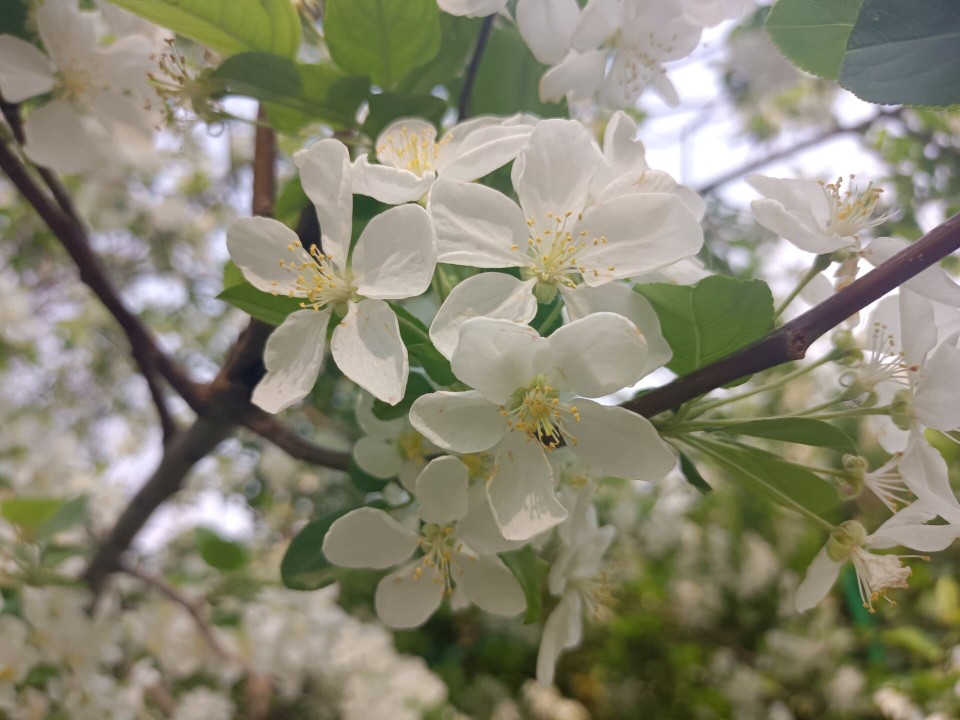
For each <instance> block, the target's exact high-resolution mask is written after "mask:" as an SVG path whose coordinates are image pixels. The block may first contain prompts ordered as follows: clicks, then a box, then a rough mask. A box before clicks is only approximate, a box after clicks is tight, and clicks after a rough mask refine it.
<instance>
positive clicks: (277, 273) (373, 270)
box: [227, 140, 435, 412]
mask: <svg viewBox="0 0 960 720" xmlns="http://www.w3.org/2000/svg"><path fill="white" fill-rule="evenodd" d="M295 159H296V161H297V163H298V164H299V166H300V172H301V175H300V178H301V181H302V183H303V187H304V190H305V192H306V193H307V195H308V196H309V197H310V198H311V200H313V202H314V204H315V205H316V209H317V216H318V218H319V220H320V227H321V231H322V234H323V251H320V250H319V249H317V248H316V247H313V248H310V250H309V251H307V250H306V249H305V248H303V247H302V246H301V245H300V240H299V238H298V237H297V235H296V233H294V232H293V231H292V230H290V229H289V228H287V227H286V226H284V225H283V224H281V223H279V222H277V221H276V220H270V219H267V218H243V219H241V220H238V221H236V222H234V224H233V225H232V226H231V227H230V230H229V232H228V235H227V247H228V248H229V250H230V256H231V257H232V258H233V261H234V262H235V263H236V264H237V265H238V266H239V267H240V268H241V269H242V270H243V274H244V276H245V277H246V278H247V280H249V281H250V282H251V283H252V284H253V285H254V286H256V287H257V288H258V289H260V290H263V291H266V292H272V293H284V294H286V295H289V296H291V297H298V298H302V299H303V302H302V303H301V306H302V307H303V308H304V309H303V310H298V311H296V312H294V313H291V314H290V315H289V316H288V317H287V319H286V320H284V322H283V324H282V325H281V326H280V327H279V328H277V329H276V330H275V331H274V332H273V334H272V335H271V336H270V339H269V340H268V341H267V346H266V350H265V352H264V364H265V365H266V368H267V374H266V376H265V377H264V378H263V380H261V381H260V383H259V384H258V385H257V387H256V388H255V389H254V392H253V402H254V403H256V404H257V405H259V406H260V407H262V408H263V409H264V410H267V411H269V412H279V411H280V410H283V409H284V408H286V407H288V406H290V405H291V404H293V403H295V402H296V401H298V400H300V399H301V398H303V397H305V396H306V395H307V394H308V393H309V392H310V390H311V389H312V388H313V385H314V382H315V381H316V378H317V374H318V373H319V372H320V366H321V364H322V362H323V356H324V346H325V344H326V334H327V325H328V324H329V322H330V318H331V315H332V314H333V313H337V314H338V315H342V318H343V319H342V320H341V321H340V322H338V323H337V326H336V328H334V330H333V337H332V339H331V342H330V349H331V351H332V354H333V359H334V361H336V363H337V366H338V367H339V368H340V369H341V370H342V371H343V373H344V374H345V375H346V376H347V377H349V378H350V379H351V380H353V381H354V382H355V383H357V384H358V385H359V386H360V387H362V388H364V389H365V390H367V391H368V392H370V393H371V394H372V395H374V396H375V397H377V398H379V399H381V400H383V401H384V402H387V403H391V404H396V403H397V402H399V401H400V399H401V398H402V397H403V393H404V388H405V387H406V383H407V373H408V371H409V365H408V359H407V349H406V347H405V346H404V344H403V341H402V340H401V339H400V330H399V326H398V323H397V318H396V315H395V314H394V312H393V310H392V309H391V308H390V306H389V305H387V303H386V302H384V301H385V300H396V299H400V298H407V297H413V296H416V295H419V294H420V293H422V292H423V291H424V290H426V289H427V287H429V285H430V280H431V279H432V277H433V269H434V264H435V255H434V239H433V230H432V228H431V224H430V218H429V217H428V216H427V213H426V212H425V211H424V210H423V208H421V207H419V206H417V205H403V206H401V207H396V208H391V209H390V210H387V211H386V212H384V213H382V214H380V215H378V216H376V217H375V218H373V219H372V220H371V221H370V222H369V223H368V224H367V227H366V228H365V229H364V231H363V233H362V234H361V235H360V239H359V240H358V241H357V244H356V247H355V248H354V250H353V253H352V255H351V257H350V260H349V261H348V259H347V256H348V253H349V250H350V234H351V228H352V219H353V195H352V188H351V178H350V161H349V156H348V154H347V149H346V147H344V145H343V144H342V143H340V142H339V141H337V140H321V141H320V142H318V143H315V144H314V145H312V146H311V147H310V148H309V150H306V151H304V152H302V153H298V154H297V156H296V158H295Z"/></svg>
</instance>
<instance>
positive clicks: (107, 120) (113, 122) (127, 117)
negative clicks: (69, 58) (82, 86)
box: [90, 91, 154, 141]
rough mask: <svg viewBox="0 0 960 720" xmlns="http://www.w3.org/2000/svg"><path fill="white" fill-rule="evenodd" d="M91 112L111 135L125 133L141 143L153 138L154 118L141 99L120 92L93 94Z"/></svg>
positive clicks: (97, 92) (98, 92)
mask: <svg viewBox="0 0 960 720" xmlns="http://www.w3.org/2000/svg"><path fill="white" fill-rule="evenodd" d="M90 112H91V113H92V114H93V115H94V116H95V117H96V118H97V119H99V120H100V122H102V123H103V125H104V127H106V128H107V129H108V130H110V131H111V133H125V134H126V135H127V136H128V137H129V138H130V139H135V140H140V141H147V140H151V139H152V138H153V130H154V118H153V116H152V115H151V114H150V112H149V110H147V109H146V108H145V107H144V104H143V100H142V99H140V98H137V97H133V96H129V95H122V94H120V93H119V92H111V91H96V92H92V93H91V97H90Z"/></svg>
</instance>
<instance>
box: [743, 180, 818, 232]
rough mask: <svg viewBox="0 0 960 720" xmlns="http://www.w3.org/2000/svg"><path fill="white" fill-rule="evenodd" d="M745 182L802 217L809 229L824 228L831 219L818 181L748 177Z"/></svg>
mask: <svg viewBox="0 0 960 720" xmlns="http://www.w3.org/2000/svg"><path fill="white" fill-rule="evenodd" d="M743 181H744V182H745V183H746V184H747V185H749V186H750V187H752V188H753V189H754V190H756V191H757V192H758V193H760V194H761V195H763V197H765V198H767V199H769V200H773V201H774V202H776V203H779V204H780V205H782V206H783V207H784V208H785V209H786V210H787V211H789V212H791V213H795V214H797V216H798V217H802V218H803V220H804V223H805V224H807V225H808V226H809V227H811V228H813V227H817V226H823V225H825V224H826V223H827V221H828V220H829V219H830V204H829V201H828V200H827V196H826V194H825V193H824V189H823V185H821V184H820V183H819V182H817V181H816V180H797V179H795V178H772V177H767V176H766V175H748V176H747V177H745V178H744V179H743Z"/></svg>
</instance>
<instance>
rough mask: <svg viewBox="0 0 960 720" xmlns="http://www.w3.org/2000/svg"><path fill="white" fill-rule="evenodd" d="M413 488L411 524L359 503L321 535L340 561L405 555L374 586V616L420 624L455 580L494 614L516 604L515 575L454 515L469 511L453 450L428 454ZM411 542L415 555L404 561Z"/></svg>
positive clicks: (366, 563) (463, 475) (392, 560)
mask: <svg viewBox="0 0 960 720" xmlns="http://www.w3.org/2000/svg"><path fill="white" fill-rule="evenodd" d="M416 495H417V499H418V501H419V503H420V505H419V515H420V520H421V521H422V522H423V525H422V527H420V528H419V529H418V530H417V531H414V530H411V529H410V528H408V527H405V526H403V525H401V524H400V523H399V522H397V521H396V520H394V519H393V518H392V517H390V515H388V514H387V513H385V512H384V511H382V510H378V509H376V508H370V507H365V508H359V509H358V510H353V511H352V512H349V513H347V514H346V515H344V516H343V517H341V518H339V519H337V520H336V522H334V523H333V525H331V526H330V530H329V531H328V532H327V535H326V537H325V538H324V541H323V553H324V555H326V556H327V559H328V560H329V561H330V562H332V563H334V564H335V565H340V566H342V567H369V568H377V569H382V568H388V567H392V566H394V565H399V564H400V563H405V564H404V566H403V567H401V568H400V569H399V570H397V571H395V572H393V573H391V574H390V575H387V576H386V577H385V578H383V579H382V580H381V581H380V584H379V585H378V586H377V593H376V606H377V614H378V615H379V616H380V619H381V620H383V621H384V622H385V623H386V624H388V625H390V626H391V627H397V628H406V627H416V626H418V625H421V624H423V623H424V622H426V620H427V618H429V617H430V616H431V615H432V614H433V612H434V611H435V610H436V609H437V608H438V607H439V606H440V603H441V602H442V601H443V598H444V596H445V595H451V594H452V593H453V590H454V587H456V588H457V589H458V590H459V591H460V592H462V593H463V594H464V595H465V596H466V597H467V599H469V600H470V601H472V602H474V603H476V604H477V605H479V606H480V607H481V608H483V609H484V610H486V611H487V612H490V613H493V614H495V615H517V614H519V613H521V612H523V609H524V607H525V600H524V597H523V590H522V589H521V588H520V585H519V583H518V582H517V580H516V578H514V576H513V575H512V574H511V572H510V571H509V570H508V569H507V567H506V566H505V565H504V564H503V562H502V561H501V560H500V559H499V558H497V557H496V556H491V557H484V556H480V555H477V554H476V552H474V550H473V549H471V546H470V535H469V533H463V532H461V531H459V528H458V522H459V521H460V520H463V519H464V518H465V517H466V516H467V513H468V511H469V480H468V470H467V467H466V466H465V465H464V464H463V463H461V462H460V461H459V460H457V459H456V458H452V457H441V458H437V459H435V460H433V461H431V462H430V464H429V465H427V467H426V468H424V470H423V472H422V473H420V476H419V477H418V478H417V482H416ZM481 542H482V539H481ZM418 548H419V549H420V550H422V555H420V556H419V557H417V558H415V559H414V560H412V561H411V562H406V561H407V560H408V559H409V558H410V556H412V555H413V554H414V552H416V551H417V549H418Z"/></svg>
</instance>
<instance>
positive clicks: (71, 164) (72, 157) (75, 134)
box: [23, 3, 105, 174]
mask: <svg viewBox="0 0 960 720" xmlns="http://www.w3.org/2000/svg"><path fill="white" fill-rule="evenodd" d="M52 4H55V3H52ZM96 126H98V123H97V122H96V121H95V120H92V119H91V118H89V117H84V116H83V115H80V113H78V112H77V111H76V110H75V109H74V107H73V106H72V105H71V104H70V103H68V102H66V101H65V100H54V101H52V102H49V103H47V104H46V105H44V106H42V107H39V108H37V109H36V110H34V111H33V112H31V113H30V114H29V115H28V116H27V119H26V120H25V121H24V123H23V134H24V136H25V137H26V144H25V145H24V152H25V153H26V155H27V157H29V158H30V159H31V160H33V162H35V163H36V164H37V165H40V166H42V167H47V168H50V169H51V170H57V171H59V172H62V173H66V174H72V173H78V172H84V171H86V170H91V169H93V168H94V167H96V166H97V165H98V163H100V162H101V158H102V152H101V151H102V145H101V142H102V141H103V140H105V138H102V137H100V135H103V134H104V133H105V131H104V130H103V129H102V128H99V133H98V132H96V130H97V127H96Z"/></svg>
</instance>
